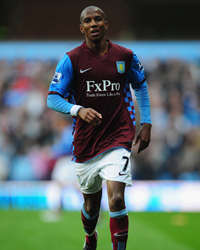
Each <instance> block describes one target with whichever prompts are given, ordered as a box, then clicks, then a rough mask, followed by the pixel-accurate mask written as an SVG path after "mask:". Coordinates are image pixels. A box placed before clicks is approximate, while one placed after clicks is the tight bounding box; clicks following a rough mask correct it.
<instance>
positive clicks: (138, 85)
mask: <svg viewBox="0 0 200 250" xmlns="http://www.w3.org/2000/svg"><path fill="white" fill-rule="evenodd" d="M107 29H108V21H107V18H106V16H105V14H104V12H103V11H102V10H101V9H100V8H98V7H95V6H89V7H87V8H85V9H84V10H83V11H82V12H81V15H80V31H81V33H82V34H83V35H84V37H85V41H84V42H83V43H82V44H81V45H80V46H79V47H76V48H75V49H73V50H71V51H69V52H67V53H66V54H65V55H64V57H63V58H62V60H61V61H60V62H59V63H58V65H57V68H56V73H55V75H54V77H53V80H52V82H51V84H50V87H49V94H48V98H47V105H48V107H49V108H52V109H53V110H56V111H58V112H62V113H65V114H71V115H72V116H73V117H74V119H75V127H74V142H73V145H74V150H73V154H74V161H75V171H76V174H77V177H78V181H79V184H80V189H81V192H82V194H83V198H84V204H83V207H82V210H81V218H82V223H83V227H84V230H85V232H86V238H85V245H84V249H85V250H95V249H96V246H97V233H96V230H95V228H96V224H97V221H98V217H99V209H100V203H101V195H102V180H106V185H107V193H108V203H109V209H110V232H111V240H112V244H113V250H124V249H126V242H127V237H128V214H127V210H126V206H125V201H124V191H125V186H126V185H131V182H132V181H131V169H130V161H129V159H130V154H131V149H132V141H133V139H134V136H135V123H136V121H135V111H134V105H133V101H132V97H131V92H130V84H131V85H132V87H133V88H134V90H135V95H136V99H137V102H138V106H139V110H140V123H141V129H140V131H139V133H138V135H137V137H136V140H135V143H136V145H138V152H140V151H142V150H144V149H145V148H146V147H147V146H148V145H149V142H150V135H151V117H150V103H149V95H148V87H147V82H146V80H145V76H144V69H143V66H142V65H141V64H140V62H139V60H138V58H137V56H136V55H135V54H134V53H133V52H132V51H131V50H129V49H127V48H124V47H122V46H119V45H117V44H114V43H112V42H111V41H109V40H107V39H106V31H107Z"/></svg>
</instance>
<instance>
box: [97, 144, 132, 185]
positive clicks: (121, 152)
mask: <svg viewBox="0 0 200 250" xmlns="http://www.w3.org/2000/svg"><path fill="white" fill-rule="evenodd" d="M130 155H131V153H130V152H129V151H128V150H126V149H124V148H118V149H113V150H111V151H108V152H107V153H106V154H105V155H104V157H103V158H102V160H101V168H100V173H99V175H100V176H101V177H102V178H103V179H105V180H106V181H115V182H122V183H125V184H126V185H128V186H130V185H132V174H131V163H130Z"/></svg>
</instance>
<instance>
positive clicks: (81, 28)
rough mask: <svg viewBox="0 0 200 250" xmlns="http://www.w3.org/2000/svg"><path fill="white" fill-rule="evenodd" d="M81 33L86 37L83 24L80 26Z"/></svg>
mask: <svg viewBox="0 0 200 250" xmlns="http://www.w3.org/2000/svg"><path fill="white" fill-rule="evenodd" d="M80 32H81V34H83V35H84V29H83V26H82V24H80Z"/></svg>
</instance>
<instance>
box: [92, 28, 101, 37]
mask: <svg viewBox="0 0 200 250" xmlns="http://www.w3.org/2000/svg"><path fill="white" fill-rule="evenodd" d="M99 34H100V32H99V30H97V29H94V30H92V31H91V35H92V36H98V35H99Z"/></svg>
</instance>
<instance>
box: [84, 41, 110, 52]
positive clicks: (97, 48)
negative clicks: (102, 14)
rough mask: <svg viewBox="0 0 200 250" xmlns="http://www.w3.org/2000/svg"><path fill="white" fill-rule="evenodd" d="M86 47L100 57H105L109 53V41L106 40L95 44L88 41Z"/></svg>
mask: <svg viewBox="0 0 200 250" xmlns="http://www.w3.org/2000/svg"><path fill="white" fill-rule="evenodd" d="M86 45H87V47H88V48H89V49H91V50H92V51H94V52H95V53H96V54H99V55H104V54H106V53H107V51H108V41H107V40H106V39H102V40H100V41H95V42H93V41H90V40H87V39H86Z"/></svg>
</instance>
